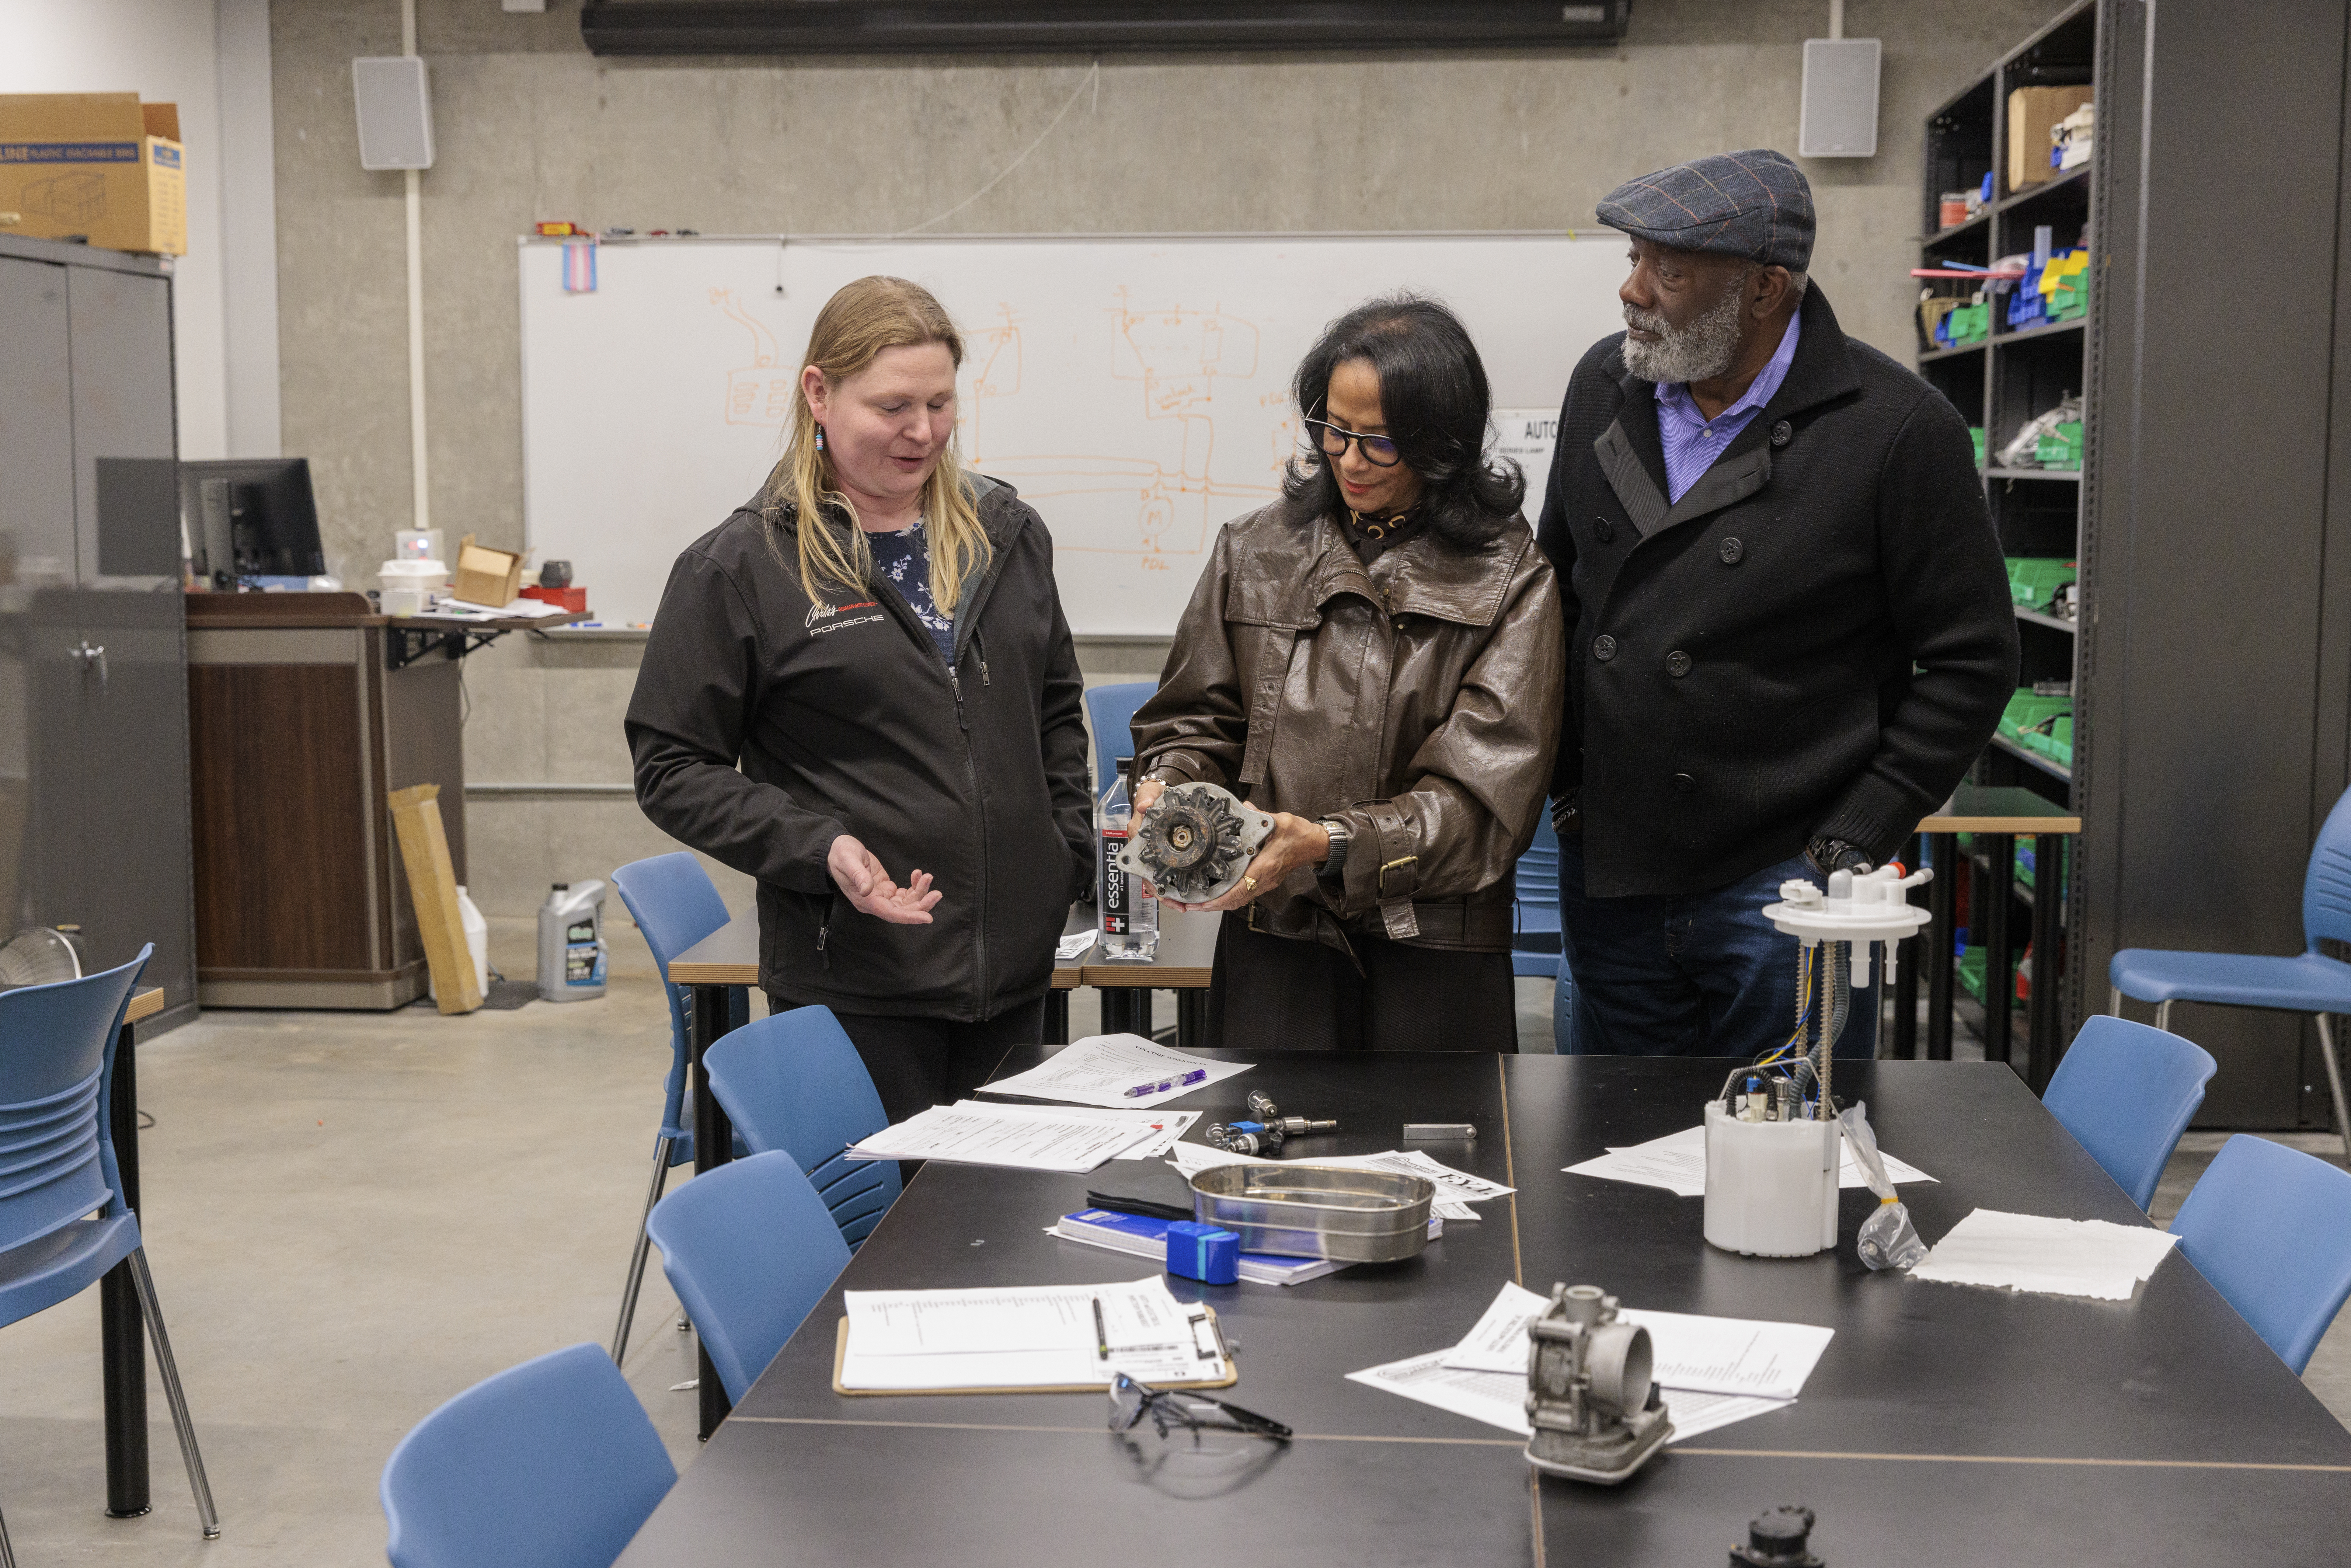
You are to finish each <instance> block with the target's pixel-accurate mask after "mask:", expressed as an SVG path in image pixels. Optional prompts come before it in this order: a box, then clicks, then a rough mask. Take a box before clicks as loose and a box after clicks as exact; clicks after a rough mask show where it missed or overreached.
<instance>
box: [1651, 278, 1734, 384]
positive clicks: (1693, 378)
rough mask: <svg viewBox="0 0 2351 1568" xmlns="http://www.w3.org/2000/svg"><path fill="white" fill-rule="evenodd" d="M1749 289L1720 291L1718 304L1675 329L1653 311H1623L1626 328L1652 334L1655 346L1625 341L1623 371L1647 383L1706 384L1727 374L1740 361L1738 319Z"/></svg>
mask: <svg viewBox="0 0 2351 1568" xmlns="http://www.w3.org/2000/svg"><path fill="white" fill-rule="evenodd" d="M1746 304H1747V290H1746V289H1745V288H1744V287H1732V288H1729V289H1726V290H1724V292H1723V296H1722V299H1721V301H1720V303H1719V304H1717V305H1716V306H1715V307H1714V308H1712V309H1711V310H1708V312H1707V313H1706V314H1705V315H1703V316H1700V317H1699V318H1698V319H1697V320H1695V321H1692V322H1691V323H1690V324H1689V325H1688V326H1687V327H1683V328H1680V329H1675V328H1673V327H1669V326H1667V324H1666V319H1665V318H1664V317H1663V316H1661V315H1658V314H1656V312H1654V311H1649V310H1643V309H1639V308H1636V307H1634V306H1631V305H1627V306H1625V325H1626V326H1628V327H1638V328H1639V329H1641V330H1642V331H1644V332H1654V333H1656V339H1657V340H1656V342H1654V343H1643V342H1639V341H1637V340H1634V339H1632V338H1627V339H1625V369H1626V370H1628V371H1632V372H1633V373H1634V374H1635V375H1636V376H1638V377H1639V378H1640V379H1641V380H1643V381H1645V382H1704V381H1712V380H1713V379H1714V378H1715V377H1717V376H1719V375H1721V374H1723V373H1724V372H1725V371H1729V369H1730V366H1731V361H1734V360H1736V359H1737V358H1738V357H1739V323H1740V317H1741V316H1743V315H1744V314H1745V313H1746V309H1745V308H1746Z"/></svg>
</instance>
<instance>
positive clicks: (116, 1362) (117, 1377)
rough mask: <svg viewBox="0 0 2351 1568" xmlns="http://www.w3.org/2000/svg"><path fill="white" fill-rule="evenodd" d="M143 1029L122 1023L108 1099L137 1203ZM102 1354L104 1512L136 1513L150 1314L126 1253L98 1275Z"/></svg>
mask: <svg viewBox="0 0 2351 1568" xmlns="http://www.w3.org/2000/svg"><path fill="white" fill-rule="evenodd" d="M137 1036H138V1029H137V1026H135V1025H132V1024H128V1023H126V1024H124V1025H123V1026H122V1033H121V1037H120V1039H119V1040H116V1041H115V1046H114V1083H113V1087H112V1092H111V1094H110V1098H109V1100H108V1102H107V1106H106V1115H107V1122H108V1124H109V1129H108V1130H109V1135H110V1137H112V1139H113V1140H114V1164H115V1168H116V1169H117V1170H118V1171H119V1172H120V1175H121V1178H122V1201H123V1203H124V1205H125V1206H126V1207H129V1208H130V1209H131V1212H132V1213H134V1214H135V1213H137V1212H138V1209H139V1051H138V1045H137ZM98 1325H99V1364H100V1366H101V1369H102V1372H103V1377H104V1395H103V1401H104V1406H105V1411H106V1512H107V1516H108V1517H109V1518H110V1519H135V1518H137V1517H138V1516H139V1515H141V1514H142V1513H145V1512H146V1511H148V1507H149V1503H148V1498H147V1479H148V1471H147V1340H146V1332H145V1331H146V1326H147V1321H146V1319H144V1318H143V1317H141V1315H140V1312H139V1292H138V1289H137V1287H136V1286H135V1285H133V1284H132V1283H131V1262H130V1260H128V1259H125V1260H123V1261H121V1262H120V1263H117V1264H116V1265H115V1266H114V1267H113V1268H111V1269H110V1270H107V1271H106V1277H105V1278H104V1279H102V1280H100V1281H99V1282H98Z"/></svg>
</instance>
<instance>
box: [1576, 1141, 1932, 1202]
mask: <svg viewBox="0 0 2351 1568" xmlns="http://www.w3.org/2000/svg"><path fill="white" fill-rule="evenodd" d="M1877 1157H1878V1158H1879V1159H1881V1160H1883V1161H1885V1162H1886V1180H1888V1181H1890V1182H1892V1183H1894V1184H1895V1185H1896V1186H1901V1185H1903V1184H1904V1183H1906V1182H1927V1181H1933V1180H1934V1179H1935V1178H1934V1177H1933V1176H1928V1174H1927V1173H1926V1172H1925V1171H1922V1170H1920V1169H1919V1168H1918V1167H1917V1166H1913V1165H1908V1164H1906V1163H1905V1162H1903V1161H1901V1160H1897V1159H1896V1158H1895V1157H1894V1156H1893V1155H1889V1154H1887V1153H1886V1151H1885V1150H1884V1149H1880V1150H1878V1151H1877ZM1566 1170H1567V1173H1568V1174H1569V1175H1570V1176H1598V1177H1600V1178H1601V1179H1602V1180H1604V1181H1625V1182H1634V1183H1636V1184H1638V1185H1640V1186H1661V1187H1664V1188H1665V1189H1666V1190H1667V1191H1668V1192H1672V1193H1675V1194H1677V1195H1678V1196H1680V1197H1705V1196H1706V1128H1705V1126H1704V1125H1703V1124H1701V1125H1698V1126H1696V1127H1685V1128H1683V1129H1682V1130H1681V1131H1680V1132H1678V1133H1668V1134H1666V1135H1665V1136H1664V1137H1662V1138H1651V1139H1650V1140H1649V1141H1648V1142H1647V1143H1646V1144H1633V1145H1625V1146H1623V1147H1611V1148H1610V1149H1609V1151H1608V1152H1607V1153H1606V1154H1604V1155H1596V1156H1595V1157H1593V1158H1592V1159H1588V1160H1585V1161H1583V1163H1582V1164H1581V1165H1573V1166H1567V1167H1566ZM1868 1185H1869V1183H1868V1181H1867V1179H1866V1178H1865V1177H1864V1176H1862V1174H1861V1166H1859V1165H1858V1164H1857V1163H1856V1162H1855V1159H1854V1157H1853V1150H1852V1149H1851V1148H1850V1147H1847V1148H1845V1150H1844V1162H1843V1164H1842V1165H1840V1166H1838V1169H1837V1186H1841V1187H1844V1186H1868Z"/></svg>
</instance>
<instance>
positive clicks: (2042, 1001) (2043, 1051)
mask: <svg viewBox="0 0 2351 1568" xmlns="http://www.w3.org/2000/svg"><path fill="white" fill-rule="evenodd" d="M2064 885H2065V839H2064V835H2063V834H2060V833H2036V834H2034V835H2033V838H2032V1003H2031V1010H2030V1013H2029V1019H2030V1021H2029V1023H2028V1025H2027V1027H2028V1028H2029V1029H2030V1030H2031V1031H2032V1032H2031V1034H2030V1036H2029V1037H2028V1039H2027V1040H2026V1043H2025V1073H2024V1081H2025V1082H2026V1083H2027V1084H2028V1085H2030V1086H2031V1088H2032V1092H2034V1093H2035V1094H2038V1093H2040V1092H2042V1091H2043V1090H2044V1089H2046V1088H2048V1087H2049V1075H2050V1074H2051V1073H2053V1072H2054V1071H2057V1058H2058V1056H2059V1054H2060V1053H2061V1051H2062V1048H2063V1044H2064V1042H2063V1041H2061V1040H2059V1039H2058V1038H2057V1031H2058V1029H2059V1028H2060V1025H2059V1023H2058V1019H2057V1014H2058V1007H2057V1004H2058V1001H2059V1000H2060V998H2061V995H2062V993H2063V990H2064V973H2065V968H2064V963H2063V962H2062V955H2061V954H2060V953H2059V951H2058V949H2059V948H2060V947H2061V946H2063V944H2064V937H2063V936H2061V935H2060V934H2059V931H2060V928H2059V925H2058V919H2057V916H2058V912H2059V909H2060V907H2061V904H2060V900H2059V894H2058V889H2060V888H2062V887H2064Z"/></svg>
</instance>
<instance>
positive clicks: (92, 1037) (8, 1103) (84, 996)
mask: <svg viewBox="0 0 2351 1568" xmlns="http://www.w3.org/2000/svg"><path fill="white" fill-rule="evenodd" d="M154 950H155V949H154V946H153V945H152V944H150V945H149V946H145V947H142V948H141V949H140V951H139V956H137V957H136V958H133V959H132V960H131V962H129V963H128V964H125V965H123V966H122V967H120V968H117V969H109V970H107V971H105V972H104V973H102V974H97V975H86V976H84V977H82V978H80V979H78V980H59V981H57V983H56V984H54V985H47V986H21V987H18V988H16V989H14V990H7V991H0V1252H5V1251H8V1250H10V1249H13V1248H16V1247H21V1246H23V1245H24V1244H25V1243H26V1242H27V1241H31V1240H33V1239H36V1238H38V1237H42V1236H47V1234H49V1232H51V1231H53V1230H56V1229H57V1228H60V1227H63V1226H67V1225H70V1224H72V1223H73V1222H74V1221H75V1220H77V1219H82V1218H88V1217H89V1215H90V1214H91V1213H92V1212H93V1211H95V1210H96V1209H99V1208H100V1207H103V1208H104V1209H105V1210H106V1211H107V1213H109V1214H110V1215H119V1214H120V1213H122V1212H123V1207H122V1197H121V1190H122V1182H121V1179H120V1176H119V1175H118V1174H117V1173H116V1171H115V1168H114V1137H113V1134H112V1132H111V1130H110V1128H109V1126H108V1124H107V1119H106V1096H107V1092H108V1091H109V1089H110V1088H111V1087H112V1083H113V1072H114V1040H115V1036H116V1034H117V1033H118V1032H119V1031H120V1029H121V1026H122V1014H123V1010H124V1009H126V1008H128V1007H129V1006H130V1004H131V987H132V986H134V985H136V984H137V983H138V980H139V972H140V971H141V969H143V968H145V967H147V956H148V955H149V954H151V953H152V952H153V951H154Z"/></svg>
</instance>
